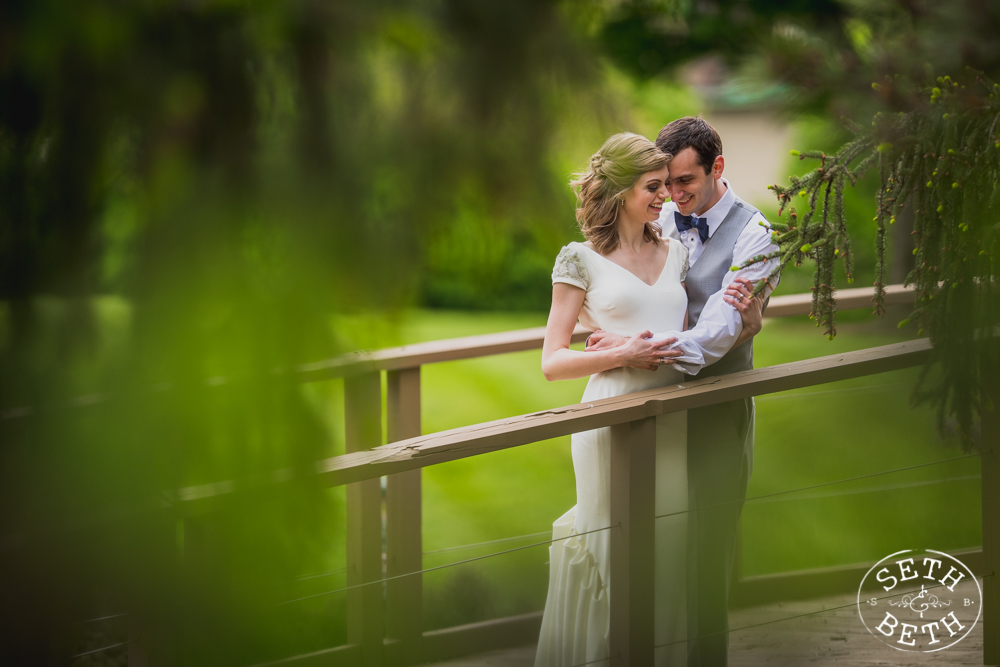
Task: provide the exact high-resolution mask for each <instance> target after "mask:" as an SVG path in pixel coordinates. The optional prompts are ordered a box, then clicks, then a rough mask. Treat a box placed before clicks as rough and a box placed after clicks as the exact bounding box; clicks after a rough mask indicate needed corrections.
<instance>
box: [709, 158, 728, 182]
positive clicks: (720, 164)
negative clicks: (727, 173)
mask: <svg viewBox="0 0 1000 667" xmlns="http://www.w3.org/2000/svg"><path fill="white" fill-rule="evenodd" d="M725 168H726V158H724V157H722V156H721V155H716V156H715V161H714V162H712V178H722V172H723V170H724V169H725Z"/></svg>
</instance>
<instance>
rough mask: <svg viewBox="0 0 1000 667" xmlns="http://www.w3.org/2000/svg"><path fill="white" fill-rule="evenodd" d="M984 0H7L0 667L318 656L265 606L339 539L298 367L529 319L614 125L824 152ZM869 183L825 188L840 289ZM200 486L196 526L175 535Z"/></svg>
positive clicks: (1, 66)
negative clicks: (713, 132) (418, 325)
mask: <svg viewBox="0 0 1000 667" xmlns="http://www.w3.org/2000/svg"><path fill="white" fill-rule="evenodd" d="M996 4H997V3H992V2H973V1H972V0H969V1H963V2H953V3H948V4H947V5H939V4H935V3H930V2H902V1H901V2H895V1H881V2H878V3H875V4H872V3H864V4H861V3H858V4H853V3H850V2H833V1H832V0H831V1H829V2H820V3H813V2H795V1H794V0H793V1H789V2H765V1H763V0H746V1H740V0H733V1H727V2H698V3H689V2H676V3H675V2H669V3H668V2H657V1H655V0H641V1H624V2H603V1H598V0H594V1H591V2H583V3H558V2H546V1H540V0H513V1H511V0H505V1H504V2H498V1H492V0H491V1H487V2H483V1H480V0H441V1H438V2H425V1H420V0H377V1H375V2H365V3H347V2H342V3H329V2H320V1H318V0H301V1H299V2H294V3H284V2H274V1H270V0H266V1H263V2H255V3H246V2H229V1H222V0H219V1H215V2H201V3H194V2H170V1H165V0H145V1H143V2H133V3H122V2H116V1H114V0H90V1H83V2H79V3H75V4H73V5H72V6H67V5H66V4H65V3H57V2H52V1H49V0H34V1H31V2H28V1H24V0H14V1H11V2H6V3H4V4H3V5H2V7H0V417H2V419H0V440H2V443H0V506H2V507H3V508H4V511H3V513H2V515H0V540H2V546H0V564H2V567H3V571H4V573H5V582H4V584H3V586H4V595H2V596H0V608H2V609H3V613H4V621H5V630H4V640H3V645H2V646H0V658H2V659H3V661H4V662H5V663H10V664H32V663H39V662H58V661H61V660H63V659H64V658H65V657H66V655H67V654H71V653H72V652H73V650H75V649H73V647H71V646H68V645H67V644H66V639H65V637H66V630H65V628H66V624H67V623H70V622H72V621H77V620H79V619H81V618H86V617H89V616H100V615H101V614H103V613H105V612H107V611H114V610H120V609H129V610H131V611H132V613H133V615H134V616H135V617H137V618H139V619H140V624H141V626H142V627H143V628H144V632H148V633H149V636H150V637H153V638H154V639H152V640H149V641H147V642H146V643H147V644H148V645H149V646H150V647H152V648H151V649H150V650H151V651H152V652H153V653H155V654H157V655H159V657H160V659H161V660H163V661H165V662H167V663H171V662H173V663H178V664H202V663H204V664H211V665H220V664H236V663H239V664H249V663H252V662H256V661H261V660H265V659H269V658H276V657H282V656H285V655H289V654H292V653H294V652H301V651H306V650H310V649H315V648H322V647H324V646H328V645H329V642H328V639H329V637H328V636H321V635H322V632H321V631H319V630H317V631H316V632H315V633H314V634H310V633H311V632H313V631H311V630H307V629H304V628H305V625H303V624H302V623H300V620H301V618H300V617H298V616H295V614H294V613H292V612H287V611H285V610H277V607H276V606H275V602H276V601H280V599H282V593H281V591H283V590H284V589H282V588H281V586H282V582H286V581H288V580H290V579H294V578H296V577H301V576H305V575H308V574H310V573H313V572H320V571H324V570H326V569H328V568H329V565H330V564H329V557H328V553H329V546H330V544H331V543H333V542H336V541H337V540H338V539H340V533H339V532H338V531H340V530H342V527H341V526H340V524H339V520H338V514H337V511H338V506H337V496H336V494H331V493H329V492H328V491H326V490H324V489H322V488H320V487H319V486H318V485H317V483H316V482H315V480H313V479H312V476H311V470H312V468H311V464H312V463H313V462H314V461H315V460H316V459H318V458H321V457H323V456H329V455H331V454H332V453H333V452H334V451H336V445H337V443H335V442H333V441H332V440H331V437H330V436H329V426H330V422H331V421H336V420H337V419H338V417H337V416H336V415H334V416H331V415H330V414H329V413H328V411H326V410H325V408H324V407H323V406H325V405H326V404H327V403H329V401H330V400H331V392H335V391H336V390H335V389H332V388H325V387H310V388H308V389H304V388H302V387H301V386H299V385H298V384H296V383H295V381H294V379H293V377H292V374H291V373H289V372H288V371H289V369H293V368H294V367H295V366H296V365H297V364H301V363H305V362H311V361H316V360H318V359H322V358H326V357H329V356H332V355H334V354H337V353H339V352H341V351H344V350H348V349H356V348H358V347H372V346H376V345H379V344H384V342H385V341H386V340H387V339H388V338H389V336H387V335H386V334H385V331H387V330H391V327H392V319H393V317H394V316H395V314H396V313H398V312H399V311H400V309H402V308H404V307H409V306H414V305H418V306H430V307H446V308H462V309H481V310H486V309H489V310H530V311H541V310H544V309H546V308H547V306H548V299H549V294H550V286H549V279H548V276H549V272H550V270H551V263H552V260H553V258H554V257H555V254H556V252H557V250H558V248H559V247H560V246H561V245H563V244H564V243H566V242H567V241H569V240H572V239H574V238H577V232H576V230H575V225H574V222H573V212H572V208H573V199H572V196H571V194H570V192H569V190H568V189H567V188H566V187H565V183H566V181H567V179H568V176H569V174H570V173H571V172H572V171H574V170H576V169H578V168H579V167H580V166H582V165H584V164H585V162H586V159H587V157H588V156H589V155H590V153H592V152H593V150H595V149H596V148H597V147H598V146H599V145H600V144H601V142H602V141H603V139H604V138H605V137H606V136H607V134H610V133H611V132H614V131H620V130H623V129H629V130H633V131H638V132H642V133H644V134H646V135H647V136H652V135H654V134H655V132H656V131H657V130H658V129H659V127H660V126H662V125H663V124H664V123H666V122H668V121H669V120H671V119H673V118H676V117H678V116H680V115H684V114H689V113H698V112H702V111H704V112H706V113H708V114H709V115H710V116H711V114H712V113H713V112H718V113H720V114H721V113H723V112H726V113H728V112H733V111H736V112H740V110H753V111H755V112H761V113H764V114H765V115H767V117H769V118H772V119H773V121H774V123H778V124H784V125H786V126H792V127H793V128H794V130H793V132H794V136H792V135H788V134H784V135H776V136H781V137H784V140H786V141H793V140H802V141H806V142H808V143H809V145H807V146H801V147H803V148H815V149H820V150H824V151H828V152H833V151H835V150H836V149H837V148H838V147H839V146H840V145H841V144H843V143H844V141H846V140H847V139H848V138H849V137H850V136H851V135H850V133H849V131H848V130H846V129H844V128H843V125H842V124H841V122H840V118H841V117H847V118H850V119H853V120H854V121H856V122H857V123H859V124H862V125H867V124H868V123H869V122H870V120H871V117H872V115H873V114H874V113H876V112H878V111H880V110H881V111H910V110H912V109H915V108H917V107H919V106H920V105H922V104H925V103H926V100H925V97H926V95H925V93H924V92H923V91H924V89H925V88H926V86H928V85H931V84H932V83H933V81H934V78H935V77H936V76H939V75H942V74H946V73H957V72H958V71H960V70H961V69H962V68H963V67H965V66H966V65H969V66H973V67H975V68H977V69H980V70H983V71H985V72H987V73H988V74H993V73H995V71H996V69H997V65H998V62H1000V46H997V44H996V41H995V40H994V39H993V38H992V36H993V35H995V34H996V29H997V22H998V20H1000V19H998V16H1000V10H998V8H997V6H996ZM872 82H877V83H878V84H879V86H878V88H877V89H873V88H872ZM713 122H714V121H713ZM723 134H724V139H727V146H728V145H730V144H729V143H728V142H729V141H732V140H733V139H734V138H738V137H736V133H735V132H727V131H724V132H723ZM727 150H728V149H727ZM749 155H751V156H752V155H753V153H752V152H751V153H750V154H749ZM761 159H763V158H761ZM739 161H742V162H743V163H744V164H746V163H747V162H748V161H749V160H747V159H742V160H737V161H736V162H739ZM797 165H798V163H797V162H795V163H789V164H785V165H781V164H778V165H777V166H775V169H779V168H787V169H788V170H789V171H791V170H793V169H794V170H800V169H801V167H799V166H797ZM736 185H737V188H738V189H739V191H740V192H741V194H743V195H744V196H748V198H751V200H752V201H754V202H755V203H757V204H758V205H765V204H766V200H763V199H762V198H761V197H760V196H758V194H757V193H756V191H754V193H753V194H750V193H749V192H748V191H749V190H750V188H749V187H746V188H744V187H743V186H742V185H741V184H740V183H737V184H736ZM876 190H877V183H875V182H874V181H872V182H868V183H862V186H861V189H860V190H859V191H858V192H857V193H853V194H852V193H848V194H847V195H845V198H846V199H845V201H846V203H845V208H846V210H847V212H848V216H849V217H848V223H849V230H850V234H851V235H852V236H855V235H856V236H857V238H858V239H859V241H858V242H856V243H855V248H856V250H855V273H856V275H857V276H858V277H859V284H866V283H867V282H870V281H871V280H872V279H873V278H874V275H875V270H876V261H875V253H874V251H873V250H866V248H873V247H874V246H873V244H872V243H871V241H873V240H874V238H875V235H876V233H877V230H876V224H875V223H873V222H871V220H872V218H873V217H874V212H875V208H876V203H875V202H876V199H875V192H876ZM760 194H763V193H760ZM771 206H772V208H771V209H770V210H769V211H768V214H769V216H770V217H772V218H773V217H774V215H775V214H776V210H777V205H776V204H772V205H771ZM906 224H908V223H906V221H903V222H902V223H901V224H900V225H899V226H898V227H894V229H897V228H903V229H905V227H906ZM908 236H909V233H908V232H907V233H903V234H901V235H899V236H898V237H896V238H895V240H894V241H892V243H891V244H890V245H891V247H894V248H901V249H902V250H903V252H901V253H897V257H896V259H898V260H899V261H897V262H896V263H894V264H891V266H901V265H903V261H904V260H906V262H907V264H906V271H908V270H909V268H910V265H909V262H912V257H913V255H912V254H911V253H910V246H909V245H907V244H908V241H907V237H908ZM809 274H811V270H806V272H805V273H801V274H797V273H796V272H795V271H794V270H793V271H789V273H788V275H787V277H786V279H785V281H784V288H783V289H785V290H795V289H803V288H804V287H805V286H806V285H807V284H809V282H810V277H809ZM897 275H898V274H897ZM902 275H904V276H905V271H904V273H903V274H902ZM900 279H901V278H897V280H900ZM275 471H282V472H281V473H280V474H279V475H278V476H277V477H275ZM276 480H282V481H281V483H278V481H276ZM220 481H226V483H230V482H231V483H232V485H233V486H232V487H229V488H230V490H232V493H228V494H227V499H226V501H225V507H224V509H225V511H224V512H223V513H221V514H218V513H216V516H217V517H218V516H221V517H224V518H223V519H219V518H216V519H213V520H214V521H221V523H220V524H218V525H216V526H215V527H213V528H208V527H206V526H205V525H199V522H198V521H190V520H181V518H180V515H179V514H178V513H177V511H176V503H177V501H178V498H177V497H176V496H175V495H171V494H174V493H175V491H176V490H177V489H180V488H183V487H197V486H198V485H205V484H215V483H218V482H220ZM209 534H211V535H214V536H215V537H213V538H212V539H211V540H210V539H208V538H207V537H206V536H207V535H209ZM337 613H338V610H337V608H336V607H335V606H333V607H323V608H320V610H319V611H317V612H316V614H317V616H318V617H319V618H320V619H321V620H322V619H324V618H325V619H326V620H327V621H329V620H330V619H331V618H333V617H335V616H336V614H337Z"/></svg>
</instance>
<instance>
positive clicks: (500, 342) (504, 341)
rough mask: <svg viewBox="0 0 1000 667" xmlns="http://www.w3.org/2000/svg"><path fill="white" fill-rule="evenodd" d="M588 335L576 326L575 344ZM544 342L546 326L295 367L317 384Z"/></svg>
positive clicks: (303, 377)
mask: <svg viewBox="0 0 1000 667" xmlns="http://www.w3.org/2000/svg"><path fill="white" fill-rule="evenodd" d="M589 335H590V331H589V330H588V329H585V328H583V327H581V326H577V327H576V330H575V331H574V332H573V342H574V343H580V342H583V341H584V340H586V339H587V336H589ZM544 339H545V327H535V328H533V329H519V330H517V331H503V332H500V333H495V334H484V335H482V336H467V337H465V338H448V339H445V340H433V341H429V342H427V343H416V344H414V345H404V346H402V347H391V348H385V349H382V350H371V351H361V352H352V353H351V354H345V355H343V356H340V357H335V358H333V359H327V360H325V361H318V362H316V363H313V364H303V365H301V366H298V367H296V371H297V372H298V373H299V379H300V380H301V381H302V382H315V381H317V380H328V379H330V378H335V377H343V376H345V375H354V374H357V373H364V372H366V371H371V370H380V371H397V370H403V369H406V368H418V367H420V366H423V365H424V364H436V363H439V362H442V361H458V360H460V359H475V358H477V357H488V356H490V355H493V354H504V353H506V352H522V351H524V350H537V349H540V348H541V347H542V341H543V340H544Z"/></svg>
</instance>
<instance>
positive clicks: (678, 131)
mask: <svg viewBox="0 0 1000 667" xmlns="http://www.w3.org/2000/svg"><path fill="white" fill-rule="evenodd" d="M656 147H657V148H659V149H660V151H661V152H663V153H667V154H669V155H677V154H678V153H680V152H681V151H682V150H684V149H685V148H693V149H694V152H695V153H697V154H698V164H700V165H701V167H702V169H704V170H705V173H706V174H707V173H708V172H710V171H711V170H712V164H713V163H714V162H715V158H717V157H718V156H720V155H722V138H721V137H720V136H719V133H718V132H716V131H715V128H714V127H712V126H711V125H709V124H708V123H707V122H706V121H705V119H704V118H701V117H698V118H695V117H694V116H685V117H684V118H678V119H677V120H675V121H673V122H671V123H667V124H666V125H664V126H663V129H662V130H660V134H658V135H657V137H656Z"/></svg>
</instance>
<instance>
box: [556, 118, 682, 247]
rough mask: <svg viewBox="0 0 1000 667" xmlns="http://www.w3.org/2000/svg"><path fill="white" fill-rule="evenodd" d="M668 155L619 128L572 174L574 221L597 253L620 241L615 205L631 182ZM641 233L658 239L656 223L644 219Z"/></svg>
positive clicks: (652, 168) (659, 166)
mask: <svg viewBox="0 0 1000 667" xmlns="http://www.w3.org/2000/svg"><path fill="white" fill-rule="evenodd" d="M671 157H672V156H671V155H670V154H669V153H663V152H661V151H660V150H659V149H658V148H657V147H656V146H655V145H653V142H651V141H650V140H649V139H647V138H646V137H643V136H640V135H638V134H633V133H631V132H622V133H621V134H616V135H614V136H612V137H611V138H609V139H608V140H607V141H605V142H604V145H603V146H601V150H599V151H597V152H596V153H594V155H593V156H591V158H590V165H589V167H588V168H587V170H586V171H584V172H581V173H579V174H575V177H574V179H573V180H572V181H570V186H571V187H572V188H573V191H574V192H576V198H577V201H578V202H579V203H578V205H577V208H576V222H577V224H578V225H580V231H582V232H583V235H584V237H585V238H586V239H587V240H588V241H590V242H591V243H593V244H594V248H595V249H596V250H597V251H598V252H599V253H601V254H602V255H606V254H608V253H610V252H611V251H613V250H615V249H616V248H617V247H618V245H619V243H620V241H619V238H618V224H617V223H618V209H619V208H621V206H622V201H623V197H624V195H625V193H626V192H628V191H629V190H631V189H632V187H633V186H635V184H636V181H638V180H639V177H640V176H642V175H643V174H646V173H648V172H651V171H656V170H657V169H659V168H661V167H662V166H663V165H665V164H667V163H669V162H670V159H671ZM642 237H643V239H645V240H647V241H652V242H653V243H659V242H660V225H659V224H657V223H656V222H647V223H646V226H645V228H644V229H643V232H642Z"/></svg>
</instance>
